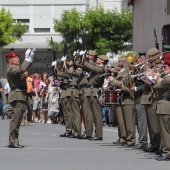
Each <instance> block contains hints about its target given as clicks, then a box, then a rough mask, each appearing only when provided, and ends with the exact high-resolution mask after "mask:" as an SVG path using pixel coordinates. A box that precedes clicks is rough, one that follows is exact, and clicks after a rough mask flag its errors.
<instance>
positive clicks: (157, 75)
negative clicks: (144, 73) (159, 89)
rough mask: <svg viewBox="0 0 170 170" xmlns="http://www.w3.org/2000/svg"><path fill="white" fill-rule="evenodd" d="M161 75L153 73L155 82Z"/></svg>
mask: <svg viewBox="0 0 170 170" xmlns="http://www.w3.org/2000/svg"><path fill="white" fill-rule="evenodd" d="M160 76H161V74H160V73H159V72H156V73H153V79H155V80H157V79H158V78H159V77H160Z"/></svg>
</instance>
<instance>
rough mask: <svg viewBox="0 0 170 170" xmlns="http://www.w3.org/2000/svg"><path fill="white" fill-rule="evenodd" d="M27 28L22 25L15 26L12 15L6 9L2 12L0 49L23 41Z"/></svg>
mask: <svg viewBox="0 0 170 170" xmlns="http://www.w3.org/2000/svg"><path fill="white" fill-rule="evenodd" d="M26 30H27V26H26V25H21V22H20V23H17V24H14V23H13V19H12V15H11V13H10V12H9V11H6V10H5V9H4V8H2V9H1V10H0V47H3V46H5V45H7V44H9V43H13V42H15V41H16V40H17V39H21V37H22V35H23V34H24V33H25V32H26Z"/></svg>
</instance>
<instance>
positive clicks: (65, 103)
mask: <svg viewBox="0 0 170 170" xmlns="http://www.w3.org/2000/svg"><path fill="white" fill-rule="evenodd" d="M61 106H62V110H63V116H64V123H65V127H66V133H72V130H73V125H72V121H71V114H70V106H69V101H68V97H65V98H62V99H61Z"/></svg>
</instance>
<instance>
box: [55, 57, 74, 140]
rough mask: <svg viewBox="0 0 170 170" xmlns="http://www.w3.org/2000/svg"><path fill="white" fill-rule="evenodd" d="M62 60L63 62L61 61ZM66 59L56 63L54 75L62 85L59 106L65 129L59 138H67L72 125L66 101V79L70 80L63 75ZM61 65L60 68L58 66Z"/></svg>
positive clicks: (68, 76) (66, 75)
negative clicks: (59, 79)
mask: <svg viewBox="0 0 170 170" xmlns="http://www.w3.org/2000/svg"><path fill="white" fill-rule="evenodd" d="M62 60H63V61H62ZM65 60H66V59H61V60H60V61H59V60H58V61H57V68H56V70H55V74H56V75H57V77H59V78H61V80H62V84H61V89H62V91H61V95H60V100H61V106H62V110H63V116H64V124H65V127H66V132H65V133H64V134H61V135H60V137H69V136H71V135H72V133H73V124H72V120H71V115H70V105H69V101H68V96H69V95H68V90H69V89H68V79H69V78H70V75H68V74H66V73H65V70H64V68H65V64H66V61H65ZM60 65H61V66H60Z"/></svg>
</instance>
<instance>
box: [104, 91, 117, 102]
mask: <svg viewBox="0 0 170 170" xmlns="http://www.w3.org/2000/svg"><path fill="white" fill-rule="evenodd" d="M104 103H113V104H116V103H117V92H116V91H114V90H105V91H104Z"/></svg>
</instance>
